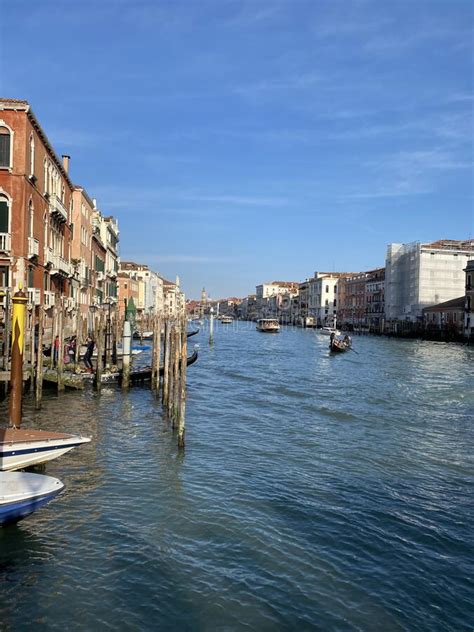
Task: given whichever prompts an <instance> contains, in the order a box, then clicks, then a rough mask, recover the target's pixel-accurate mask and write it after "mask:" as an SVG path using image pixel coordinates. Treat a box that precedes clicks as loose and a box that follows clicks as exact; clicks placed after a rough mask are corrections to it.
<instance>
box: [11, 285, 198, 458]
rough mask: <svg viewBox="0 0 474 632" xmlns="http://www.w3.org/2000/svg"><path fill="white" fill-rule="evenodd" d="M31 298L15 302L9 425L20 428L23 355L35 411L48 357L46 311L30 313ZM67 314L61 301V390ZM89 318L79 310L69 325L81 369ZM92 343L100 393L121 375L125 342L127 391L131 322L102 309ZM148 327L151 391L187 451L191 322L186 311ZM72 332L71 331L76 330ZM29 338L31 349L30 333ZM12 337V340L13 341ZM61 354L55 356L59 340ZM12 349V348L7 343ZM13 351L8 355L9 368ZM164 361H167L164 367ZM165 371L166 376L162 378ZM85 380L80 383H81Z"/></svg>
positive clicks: (74, 359) (56, 312)
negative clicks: (108, 378)
mask: <svg viewBox="0 0 474 632" xmlns="http://www.w3.org/2000/svg"><path fill="white" fill-rule="evenodd" d="M26 301H27V298H26V295H25V294H24V293H23V292H22V291H20V292H17V293H16V294H15V296H14V297H13V299H12V303H13V313H12V321H11V371H10V377H11V380H10V424H11V425H13V426H16V427H18V426H19V425H20V423H21V408H22V406H21V402H22V391H23V377H24V372H23V368H24V355H27V357H28V356H29V357H28V363H29V371H30V384H31V386H32V387H33V388H34V389H35V402H36V407H37V408H40V407H41V401H42V394H43V378H44V356H43V353H42V349H43V340H44V325H45V308H44V307H43V306H40V307H39V309H38V310H37V313H36V314H35V312H34V310H31V312H30V313H29V314H27V311H26ZM66 321H67V312H66V309H65V305H64V302H63V301H62V300H61V299H60V300H59V301H58V304H57V305H56V306H55V307H54V308H53V315H52V325H51V363H52V362H53V358H55V359H56V367H55V371H53V374H55V376H54V381H57V389H58V391H62V390H64V388H65V385H66V383H67V382H66V379H65V370H64V368H65V367H64V365H65V342H64V341H65V338H66V333H67V332H66V326H65V325H66ZM90 324H91V323H88V321H87V317H85V316H84V315H82V314H81V313H80V311H79V310H78V311H77V312H76V314H75V315H74V317H73V319H72V327H71V323H70V325H69V330H70V331H69V336H75V338H76V345H75V348H74V354H73V355H69V354H68V357H67V359H68V360H69V362H70V363H71V364H73V366H74V369H77V368H78V366H79V363H80V360H81V357H80V349H81V341H83V340H85V339H86V337H87V334H88V326H89V325H90ZM92 324H93V328H94V331H93V334H92V337H93V340H94V342H95V346H96V350H97V362H96V370H95V386H96V389H97V390H98V391H99V392H100V390H101V387H102V376H103V373H104V370H105V371H107V370H110V369H111V368H112V367H114V368H115V370H117V367H116V364H117V341H118V340H119V339H120V338H122V352H123V355H122V374H121V376H122V380H121V384H122V388H123V389H128V387H129V385H130V381H131V380H130V377H131V373H130V371H131V342H132V334H133V332H131V330H130V323H129V322H128V321H127V320H125V321H123V320H122V319H120V318H119V316H118V313H116V311H115V310H110V309H109V310H108V312H107V310H105V311H104V310H101V311H100V312H99V313H96V314H94V319H93V323H92ZM149 325H150V326H152V330H153V347H152V367H151V389H152V390H153V391H154V392H155V394H156V397H160V396H161V401H162V405H163V408H164V411H165V414H166V416H167V418H168V419H170V420H171V421H172V424H173V428H174V429H176V430H177V434H178V446H179V447H180V448H181V447H184V437H185V411H186V364H187V319H186V315H185V312H183V313H181V314H180V315H179V316H178V317H162V316H159V315H158V316H153V317H151V318H150V322H149ZM71 329H72V331H71ZM27 331H28V333H29V347H27V345H26V343H25V340H26V333H27ZM9 337H10V335H9V333H7V340H9ZM56 337H57V350H56V353H55V340H56ZM7 346H8V343H7ZM8 355H9V354H8V349H7V351H6V357H7V363H6V367H4V368H7V367H8ZM161 360H163V362H162V363H161ZM160 366H161V367H162V375H161V376H160ZM78 379H81V378H78Z"/></svg>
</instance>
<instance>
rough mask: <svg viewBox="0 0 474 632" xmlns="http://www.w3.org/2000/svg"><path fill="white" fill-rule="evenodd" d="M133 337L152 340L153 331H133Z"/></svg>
mask: <svg viewBox="0 0 474 632" xmlns="http://www.w3.org/2000/svg"><path fill="white" fill-rule="evenodd" d="M133 338H135V339H139V340H152V338H153V331H142V332H140V331H134V332H133Z"/></svg>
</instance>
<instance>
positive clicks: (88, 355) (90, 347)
mask: <svg viewBox="0 0 474 632" xmlns="http://www.w3.org/2000/svg"><path fill="white" fill-rule="evenodd" d="M86 345H87V347H86V352H85V354H84V364H85V367H86V369H87V370H88V371H89V373H93V371H94V367H93V366H92V354H93V353H94V346H95V342H94V340H93V339H92V338H91V337H90V336H88V338H87V342H86Z"/></svg>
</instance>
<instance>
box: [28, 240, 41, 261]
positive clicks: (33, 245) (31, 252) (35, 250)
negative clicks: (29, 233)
mask: <svg viewBox="0 0 474 632" xmlns="http://www.w3.org/2000/svg"><path fill="white" fill-rule="evenodd" d="M38 255H39V241H38V240H37V239H35V238H34V237H28V258H29V259H31V257H37V256H38Z"/></svg>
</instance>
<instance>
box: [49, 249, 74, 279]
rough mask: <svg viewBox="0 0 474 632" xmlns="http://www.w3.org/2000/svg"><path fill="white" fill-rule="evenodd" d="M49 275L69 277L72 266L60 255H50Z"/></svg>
mask: <svg viewBox="0 0 474 632" xmlns="http://www.w3.org/2000/svg"><path fill="white" fill-rule="evenodd" d="M50 272H51V274H52V275H58V276H71V274H72V265H71V264H70V263H69V261H66V259H63V257H61V256H60V255H55V254H51V271H50Z"/></svg>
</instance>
